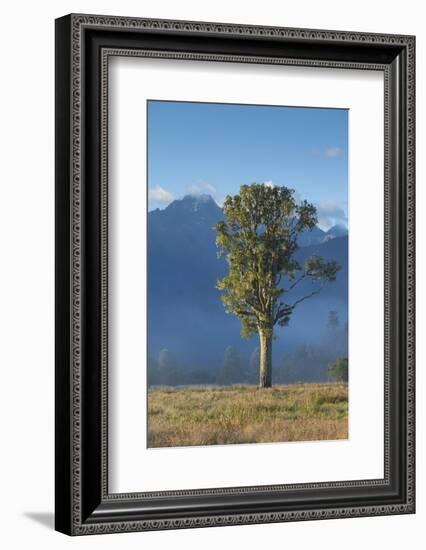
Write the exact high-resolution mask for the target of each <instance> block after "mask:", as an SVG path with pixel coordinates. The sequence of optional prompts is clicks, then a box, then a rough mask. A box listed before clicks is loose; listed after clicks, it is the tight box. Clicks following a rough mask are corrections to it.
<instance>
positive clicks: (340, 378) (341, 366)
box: [327, 357, 348, 382]
mask: <svg viewBox="0 0 426 550" xmlns="http://www.w3.org/2000/svg"><path fill="white" fill-rule="evenodd" d="M327 374H328V377H329V378H330V380H332V381H333V382H347V381H348V358H347V357H338V358H337V359H336V361H335V362H334V363H330V365H328V368H327Z"/></svg>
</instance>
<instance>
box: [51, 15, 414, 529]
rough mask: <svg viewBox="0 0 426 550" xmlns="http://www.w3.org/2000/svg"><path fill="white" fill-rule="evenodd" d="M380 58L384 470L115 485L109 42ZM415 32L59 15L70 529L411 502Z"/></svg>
mask: <svg viewBox="0 0 426 550" xmlns="http://www.w3.org/2000/svg"><path fill="white" fill-rule="evenodd" d="M135 52H140V53H141V54H142V55H146V56H148V57H163V58H164V57H165V58H172V59H176V60H177V61H176V62H178V60H179V59H180V58H186V59H203V60H204V59H208V60H211V61H215V60H221V61H223V60H225V61H229V62H248V63H281V64H293V65H294V64H296V65H301V66H318V67H342V68H345V69H348V70H351V69H375V70H378V71H383V73H384V82H385V97H384V106H385V107H384V109H385V113H384V115H385V142H384V159H385V186H384V188H385V193H384V199H383V200H384V206H385V262H384V263H385V273H384V275H385V277H384V280H385V317H384V329H385V387H384V394H385V396H384V397H385V398H384V401H385V431H384V453H385V464H384V472H385V475H384V478H383V479H380V480H368V479H366V480H362V481H344V482H330V483H311V484H296V485H274V486H260V487H259V486H257V487H256V486H253V487H229V488H227V489H214V488H213V489H205V490H204V489H200V490H189V491H179V494H177V492H173V491H169V492H160V491H158V492H154V493H144V494H141V493H130V494H109V493H108V479H107V478H108V469H107V458H108V457H107V441H108V438H107V435H108V433H107V428H108V426H107V403H108V379H107V370H106V366H107V364H108V354H107V345H106V342H107V337H108V334H107V332H108V330H107V315H108V302H107V226H108V216H107V208H106V205H107V177H108V174H107V164H106V152H105V140H106V130H105V128H106V123H107V119H108V103H107V94H106V93H105V88H106V74H107V65H108V56H109V55H134V54H135ZM414 80H415V38H414V37H413V36H399V35H389V34H372V33H368V34H367V33H358V32H341V31H329V30H307V29H291V28H278V27H262V26H246V25H236V24H218V23H202V22H189V21H169V20H153V19H140V18H128V17H116V16H113V17H109V16H98V15H80V14H71V15H67V16H65V17H62V18H60V19H57V20H56V170H55V177H56V383H55V392H56V411H55V413H56V429H55V436H56V445H55V452H56V474H55V483H56V495H55V497H56V513H55V517H56V529H57V530H58V531H61V532H63V533H66V534H69V535H85V534H99V533H119V532H126V531H144V530H158V529H177V528H188V527H205V526H219V525H237V524H248V523H267V522H284V521H296V520H310V519H326V518H345V517H346V518H347V517H360V516H373V515H387V514H409V513H414V511H415V496H414V495H415V481H414V476H415V461H414V444H415V443H414V421H415V420H414V383H415V380H414V284H415V283H414V245H415V242H414V200H415V197H414V162H415V160H414V154H415V147H414V139H415V137H414V133H415V91H414Z"/></svg>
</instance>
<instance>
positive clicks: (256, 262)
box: [215, 183, 340, 338]
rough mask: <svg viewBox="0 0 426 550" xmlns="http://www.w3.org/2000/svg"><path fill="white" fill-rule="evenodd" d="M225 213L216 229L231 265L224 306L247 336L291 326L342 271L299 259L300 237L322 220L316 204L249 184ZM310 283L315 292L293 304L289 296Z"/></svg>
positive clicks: (227, 203)
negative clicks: (301, 309)
mask: <svg viewBox="0 0 426 550" xmlns="http://www.w3.org/2000/svg"><path fill="white" fill-rule="evenodd" d="M223 212H224V214H225V218H226V221H220V222H219V223H217V224H216V226H215V228H216V231H217V238H216V243H217V246H218V247H219V250H220V254H221V255H226V257H227V260H228V265H229V272H228V275H227V276H226V277H224V278H223V279H221V280H220V281H218V283H217V287H218V289H219V290H221V291H222V302H223V304H224V306H225V308H226V311H227V312H228V313H232V314H234V315H236V316H237V317H238V318H239V319H240V322H241V334H242V336H243V337H245V338H249V337H251V336H252V335H253V334H254V333H255V332H256V331H259V332H262V333H263V334H266V335H269V336H271V335H272V333H273V327H274V325H276V324H278V325H280V326H285V325H287V324H288V322H289V320H290V317H291V315H292V313H293V311H294V309H295V307H296V306H297V305H299V304H300V303H301V302H303V301H304V300H306V299H307V298H310V297H312V296H314V295H315V294H317V293H318V292H320V290H321V288H322V286H323V285H324V283H325V282H327V281H334V280H335V279H336V273H337V272H338V270H339V269H340V267H339V266H338V265H337V263H336V262H333V261H331V262H325V261H324V260H323V259H322V258H321V257H319V256H311V257H310V258H308V259H307V260H306V261H305V264H304V265H303V266H302V265H300V263H299V262H298V261H297V260H295V258H294V254H295V252H296V251H297V249H298V244H297V239H298V236H299V234H300V233H302V232H303V231H306V230H311V229H312V228H313V227H314V226H315V224H316V223H317V217H316V209H315V207H314V206H313V205H312V204H309V203H308V202H306V201H303V202H301V203H297V201H296V199H295V196H294V190H292V189H289V188H287V187H269V186H266V185H264V184H258V183H253V184H251V185H243V186H241V188H240V192H239V194H237V195H235V196H227V197H226V199H225V202H224V205H223ZM305 279H310V280H311V281H312V282H313V283H316V285H313V286H314V290H312V292H310V293H309V294H308V295H306V296H304V297H302V298H299V299H297V300H295V301H293V302H292V303H291V302H290V303H288V302H287V301H286V300H285V299H284V297H285V295H286V294H287V293H289V292H290V291H291V290H293V289H294V288H295V287H296V286H297V285H298V284H299V283H300V282H301V281H303V280H305ZM282 281H283V282H285V281H286V282H287V283H288V285H287V288H285V287H283V286H281V282H282Z"/></svg>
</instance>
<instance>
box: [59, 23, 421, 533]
mask: <svg viewBox="0 0 426 550" xmlns="http://www.w3.org/2000/svg"><path fill="white" fill-rule="evenodd" d="M414 55H415V39H414V37H413V36H399V35H384V34H366V33H354V32H342V31H325V30H307V29H292V28H278V27H257V26H246V25H234V24H218V23H201V22H189V21H169V20H151V19H149V20H148V19H137V18H134V19H133V18H127V17H116V16H114V17H109V16H96V15H78V14H77V15H74V14H72V15H68V16H65V17H63V18H60V19H58V20H57V21H56V529H57V530H58V531H61V532H63V533H66V534H69V535H85V534H99V533H119V532H126V531H145V530H158V529H180V528H189V527H206V526H219V525H238V524H248V523H267V522H286V521H300V520H313V519H327V518H349V517H360V516H374V515H385V514H408V513H414V511H415V499H414V493H415V481H414V475H415V471H414V162H415V159H414V153H415V145H414V139H415V136H414V132H415V111H414V110H415V95H414V93H415V92H414V68H415V59H414Z"/></svg>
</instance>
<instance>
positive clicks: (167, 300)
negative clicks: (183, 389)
mask: <svg viewBox="0 0 426 550" xmlns="http://www.w3.org/2000/svg"><path fill="white" fill-rule="evenodd" d="M223 217H224V216H223V212H222V210H221V208H220V207H219V206H218V205H217V204H216V202H215V201H214V200H213V198H212V197H211V196H210V195H198V196H193V195H187V196H185V197H184V198H183V199H180V200H175V201H173V202H171V204H169V205H168V206H167V207H166V208H165V209H163V210H160V209H156V210H153V211H151V212H149V213H148V381H149V384H150V385H153V386H155V385H174V386H179V385H192V384H224V385H229V384H238V383H248V384H255V383H256V382H257V378H258V356H257V355H256V354H257V353H258V351H257V349H258V338H257V336H254V337H253V338H251V339H249V340H244V339H242V338H241V334H240V329H241V327H240V321H239V320H238V319H237V318H236V317H235V316H233V315H229V314H227V313H226V311H225V308H224V306H223V304H222V303H221V300H220V293H219V290H217V289H216V288H215V285H216V283H217V280H218V279H221V278H222V277H224V276H225V274H226V272H227V264H226V259H225V258H224V257H222V258H218V255H217V247H216V244H215V237H216V233H215V231H214V229H213V225H214V224H216V223H217V222H218V221H219V220H222V219H223ZM311 255H319V256H321V257H323V258H324V259H325V260H335V261H337V263H338V264H339V265H340V266H341V270H340V271H339V273H338V274H337V279H336V281H335V282H334V283H333V284H329V285H326V286H325V287H324V289H323V290H322V292H321V293H320V294H319V295H318V296H315V297H313V298H312V299H310V300H308V301H306V302H305V303H303V304H302V305H301V306H300V307H299V308H297V309H296V310H295V312H294V314H293V316H292V318H291V320H290V323H289V325H288V326H286V327H283V328H281V327H276V331H275V334H276V339H275V341H274V346H273V358H272V362H273V380H274V383H281V384H283V383H284V384H285V383H296V382H325V381H327V380H328V379H329V378H328V375H327V366H328V365H329V364H330V363H332V362H333V361H335V360H336V358H337V357H341V356H347V318H348V306H347V303H348V236H347V230H346V228H345V227H342V226H334V227H332V228H331V229H330V230H329V231H327V232H325V231H322V230H321V229H320V228H319V227H314V228H313V230H312V231H306V232H305V233H303V234H302V235H301V236H300V239H299V250H298V251H297V253H296V258H297V259H298V260H299V261H300V262H303V261H304V260H305V259H306V258H307V257H309V256H311ZM310 284H311V283H310V282H309V281H306V282H303V283H302V284H301V285H300V286H299V287H298V288H297V292H294V293H293V297H294V298H296V299H297V298H298V297H299V296H302V295H303V294H306V292H309V289H310V286H309V285H310Z"/></svg>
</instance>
